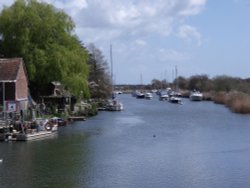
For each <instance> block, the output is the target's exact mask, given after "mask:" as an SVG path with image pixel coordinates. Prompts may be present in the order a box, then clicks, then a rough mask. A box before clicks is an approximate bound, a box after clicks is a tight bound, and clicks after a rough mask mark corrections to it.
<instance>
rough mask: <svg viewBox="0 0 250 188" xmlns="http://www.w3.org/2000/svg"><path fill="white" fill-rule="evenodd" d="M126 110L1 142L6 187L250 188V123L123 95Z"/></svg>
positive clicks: (194, 105)
mask: <svg viewBox="0 0 250 188" xmlns="http://www.w3.org/2000/svg"><path fill="white" fill-rule="evenodd" d="M119 99H120V100H121V101H122V102H123V104H124V108H125V110H124V111H122V112H100V113H99V114H98V116H95V117H93V118H90V119H88V120H87V121H84V122H75V123H73V124H71V125H69V126H67V127H59V131H58V135H57V136H56V137H52V138H49V139H44V140H37V141H29V142H9V143H7V142H2V143H0V158H2V159H3V162H1V163H0V187H1V188H9V187H10V188H12V187H13V188H16V187H18V188H22V187H23V188H29V187H30V188H31V187H32V188H33V187H36V188H39V187H49V188H50V187H60V188H62V187H65V188H78V187H79V188H165V187H168V188H211V187H213V188H214V187H215V188H217V187H218V188H228V187H250V178H249V175H250V116H249V115H241V114H234V113H232V112H230V111H229V110H228V109H227V108H226V107H224V106H222V105H216V104H214V103H212V102H204V101H203V102H191V101H189V100H188V99H183V105H177V104H171V103H168V102H166V101H159V100H158V98H157V97H156V96H154V98H153V99H152V100H145V99H136V98H133V97H132V96H131V95H126V94H123V95H119Z"/></svg>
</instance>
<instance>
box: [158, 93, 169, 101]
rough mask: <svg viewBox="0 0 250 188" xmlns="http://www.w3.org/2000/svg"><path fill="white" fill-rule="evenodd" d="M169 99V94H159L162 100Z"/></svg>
mask: <svg viewBox="0 0 250 188" xmlns="http://www.w3.org/2000/svg"><path fill="white" fill-rule="evenodd" d="M168 99H169V96H168V94H161V95H160V96H159V100H161V101H167V100H168Z"/></svg>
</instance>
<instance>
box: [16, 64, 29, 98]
mask: <svg viewBox="0 0 250 188" xmlns="http://www.w3.org/2000/svg"><path fill="white" fill-rule="evenodd" d="M27 98H28V80H27V77H26V75H25V71H24V67H23V62H21V64H20V68H19V70H18V75H17V81H16V100H23V99H27Z"/></svg>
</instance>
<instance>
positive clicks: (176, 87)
mask: <svg viewBox="0 0 250 188" xmlns="http://www.w3.org/2000/svg"><path fill="white" fill-rule="evenodd" d="M177 76H178V70H177V66H175V79H176V80H175V81H176V86H175V89H176V92H178V91H179V87H178V84H179V83H178V78H177Z"/></svg>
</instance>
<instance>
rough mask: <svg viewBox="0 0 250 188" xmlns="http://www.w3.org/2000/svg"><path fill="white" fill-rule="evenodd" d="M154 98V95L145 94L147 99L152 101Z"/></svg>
mask: <svg viewBox="0 0 250 188" xmlns="http://www.w3.org/2000/svg"><path fill="white" fill-rule="evenodd" d="M152 98H153V95H152V93H149V92H148V93H146V94H145V99H152Z"/></svg>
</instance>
